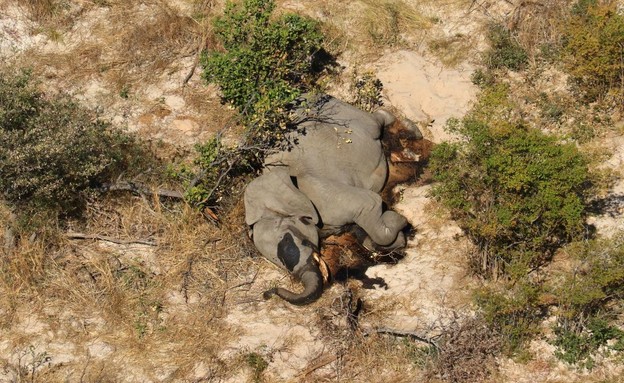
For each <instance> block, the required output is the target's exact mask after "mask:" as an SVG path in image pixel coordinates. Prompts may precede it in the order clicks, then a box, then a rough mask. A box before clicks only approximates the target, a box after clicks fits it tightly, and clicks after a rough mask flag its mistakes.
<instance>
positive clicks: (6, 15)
mask: <svg viewBox="0 0 624 383" xmlns="http://www.w3.org/2000/svg"><path fill="white" fill-rule="evenodd" d="M33 28H34V24H33V23H32V22H31V21H30V20H28V18H27V17H26V15H25V14H24V13H23V12H22V10H21V9H20V8H19V7H17V6H15V5H13V4H5V5H2V3H0V58H10V57H11V56H13V55H15V54H18V53H19V52H23V51H25V50H27V49H29V48H31V47H33V46H36V45H41V44H43V42H44V41H45V40H46V39H47V38H46V36H45V35H43V34H35V35H32V34H31V31H32V29H33Z"/></svg>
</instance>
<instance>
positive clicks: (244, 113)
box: [182, 0, 325, 205]
mask: <svg viewBox="0 0 624 383" xmlns="http://www.w3.org/2000/svg"><path fill="white" fill-rule="evenodd" d="M274 8H275V2H274V1H273V0H242V2H234V1H228V2H227V3H226V7H225V13H224V15H223V16H222V17H219V18H217V19H216V20H215V21H214V32H215V36H216V39H217V40H218V41H219V43H220V44H221V46H222V50H221V51H211V52H204V54H203V56H202V64H203V66H204V78H205V79H206V80H208V81H209V82H212V83H215V84H217V85H218V86H219V88H220V89H221V95H222V98H223V101H225V102H228V103H230V104H232V105H233V106H234V107H236V108H237V110H238V111H239V113H240V116H241V119H242V123H243V124H244V125H245V129H246V132H245V134H244V137H243V140H242V142H241V144H240V145H239V146H238V147H235V148H225V147H223V146H222V145H221V143H220V142H219V139H218V138H217V139H216V140H213V141H210V142H208V143H206V144H204V145H200V146H198V147H197V150H198V155H199V156H198V158H197V160H196V161H195V164H194V165H195V166H194V168H195V170H188V171H183V172H182V173H186V176H187V177H188V179H189V180H190V183H189V186H190V189H189V190H188V192H187V197H188V199H189V201H191V202H192V203H194V204H198V205H206V204H212V205H214V203H216V202H217V201H218V200H219V199H220V198H221V197H223V196H224V195H227V194H230V192H231V191H232V188H233V186H234V185H235V184H236V182H237V181H236V178H237V177H238V176H240V175H243V174H245V173H249V172H250V171H252V170H254V169H257V168H259V166H260V164H261V163H262V156H263V153H264V152H266V151H267V150H270V149H273V148H275V147H278V146H279V145H283V142H284V140H283V138H284V133H286V132H287V131H288V129H290V128H292V126H291V125H292V116H291V113H290V112H291V109H292V108H293V102H294V101H295V100H296V99H297V98H298V97H299V96H300V95H301V94H302V93H303V92H306V91H310V90H311V89H312V88H313V87H314V86H315V82H316V80H317V78H318V76H319V74H320V70H321V69H322V67H323V63H322V59H324V58H325V57H321V56H322V55H321V54H320V53H319V52H320V51H321V43H322V41H323V36H322V35H321V33H320V30H319V26H318V23H317V22H316V21H314V20H312V19H309V18H306V17H303V16H299V15H296V14H288V13H287V14H282V15H279V16H274V15H273V11H274Z"/></svg>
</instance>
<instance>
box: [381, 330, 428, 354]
mask: <svg viewBox="0 0 624 383" xmlns="http://www.w3.org/2000/svg"><path fill="white" fill-rule="evenodd" d="M375 332H376V333H377V334H386V335H392V336H397V337H402V338H412V339H414V340H418V341H420V342H424V343H427V344H429V345H431V346H433V347H435V348H436V350H440V346H438V344H437V343H436V342H434V341H433V340H432V339H431V338H427V337H425V336H422V335H419V334H416V333H415V332H413V331H402V330H395V329H391V328H386V327H379V328H377V329H375Z"/></svg>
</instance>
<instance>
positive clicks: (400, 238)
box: [362, 231, 407, 253]
mask: <svg viewBox="0 0 624 383" xmlns="http://www.w3.org/2000/svg"><path fill="white" fill-rule="evenodd" d="M406 244H407V241H406V239H405V234H404V233H403V232H402V231H400V232H399V234H398V235H397V238H396V239H395V240H394V242H392V243H391V244H389V245H386V246H382V245H379V244H377V243H375V242H374V241H373V240H372V239H371V237H366V238H364V241H363V242H362V246H364V248H366V249H367V250H369V251H372V252H382V253H388V252H392V251H395V250H399V249H403V248H405V245H406Z"/></svg>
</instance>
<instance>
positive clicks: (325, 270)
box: [312, 251, 331, 284]
mask: <svg viewBox="0 0 624 383" xmlns="http://www.w3.org/2000/svg"><path fill="white" fill-rule="evenodd" d="M312 256H313V257H314V260H315V261H316V263H317V264H318V267H319V270H321V275H322V276H323V284H328V283H329V281H330V280H331V273H330V271H329V266H327V262H325V260H324V259H323V258H322V257H321V254H319V253H317V252H316V251H315V252H314V253H312Z"/></svg>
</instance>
